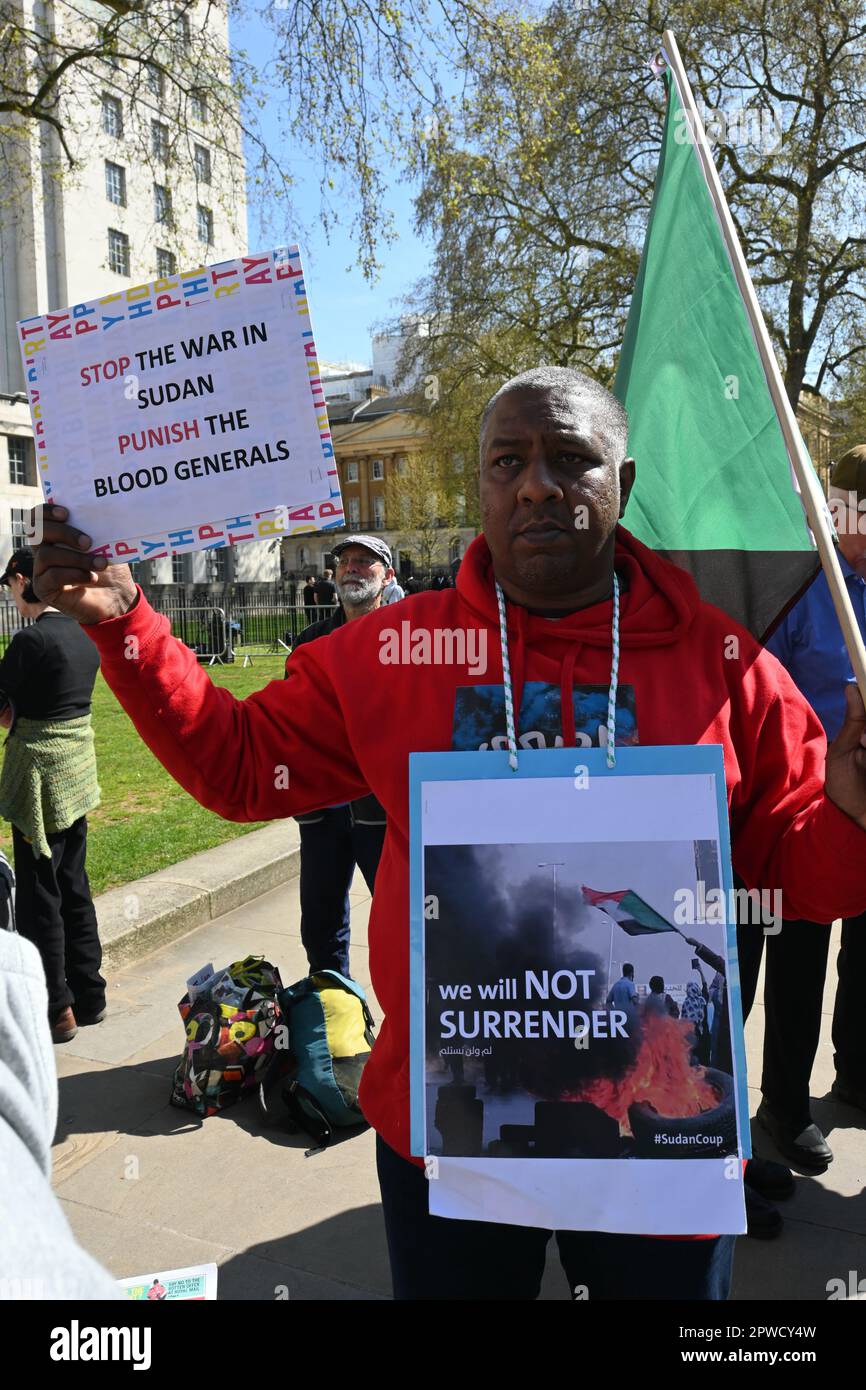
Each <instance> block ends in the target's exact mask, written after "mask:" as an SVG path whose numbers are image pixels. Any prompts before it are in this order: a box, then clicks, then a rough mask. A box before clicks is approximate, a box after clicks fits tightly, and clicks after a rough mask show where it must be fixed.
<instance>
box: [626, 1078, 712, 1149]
mask: <svg viewBox="0 0 866 1390" xmlns="http://www.w3.org/2000/svg"><path fill="white" fill-rule="evenodd" d="M705 1076H706V1080H707V1081H708V1082H709V1084H710V1085H711V1086H712V1088H713V1090H714V1091H715V1092H716V1093H717V1095H718V1096H719V1103H718V1105H717V1106H715V1108H714V1109H712V1110H703V1111H701V1113H700V1114H699V1115H689V1116H687V1117H686V1118H684V1119H676V1118H674V1119H669V1118H668V1117H667V1116H665V1115H659V1113H658V1111H656V1110H654V1109H653V1107H652V1106H651V1105H649V1104H648V1103H647V1102H646V1101H642V1102H640V1103H636V1104H634V1105H630V1106H629V1109H628V1120H629V1124H630V1126H631V1132H632V1134H633V1135H634V1141H635V1150H636V1156H637V1157H638V1158H707V1157H710V1156H713V1157H716V1156H720V1155H722V1154H729V1153H736V1149H737V1115H736V1109H735V1106H734V1078H733V1077H732V1076H729V1075H728V1074H727V1072H724V1071H716V1070H715V1069H714V1068H713V1067H707V1069H706V1072H705ZM711 1141H713V1142H711Z"/></svg>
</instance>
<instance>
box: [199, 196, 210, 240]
mask: <svg viewBox="0 0 866 1390" xmlns="http://www.w3.org/2000/svg"><path fill="white" fill-rule="evenodd" d="M198 239H199V241H203V242H204V243H205V245H206V246H212V245H213V213H212V212H211V210H210V208H203V207H202V205H201V203H199V205H198Z"/></svg>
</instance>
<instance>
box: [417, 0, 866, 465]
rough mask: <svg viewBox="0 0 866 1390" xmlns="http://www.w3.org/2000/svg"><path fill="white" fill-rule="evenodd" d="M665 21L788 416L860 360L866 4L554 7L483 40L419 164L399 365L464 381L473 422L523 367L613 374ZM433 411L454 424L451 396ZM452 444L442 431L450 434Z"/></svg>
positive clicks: (688, 1)
mask: <svg viewBox="0 0 866 1390" xmlns="http://www.w3.org/2000/svg"><path fill="white" fill-rule="evenodd" d="M666 26H670V27H671V28H673V29H674V31H675V33H676V35H677V38H678V42H679V46H680V50H681V52H682V54H683V58H684V61H685V64H686V68H687V71H688V73H689V76H690V79H691V82H692V85H693V89H694V91H695V93H696V97H697V99H698V103H699V106H700V107H701V108H702V109H703V111H704V113H705V121H706V125H707V130H708V135H709V137H710V139H711V141H712V143H713V147H714V154H715V159H716V163H717V167H718V169H719V172H720V175H721V179H722V183H723V186H724V188H725V192H726V195H727V197H728V201H729V204H730V207H731V210H732V213H733V216H734V220H735V222H736V224H737V228H738V232H739V235H740V239H741V241H742V244H743V247H744V251H745V255H746V259H747V262H748V264H749V268H750V272H751V274H752V278H753V280H754V283H755V287H756V290H757V292H758V296H759V299H760V300H761V304H762V307H763V309H764V313H765V315H766V318H767V321H768V325H769V329H770V333H771V336H772V339H773V341H774V343H775V346H776V349H777V352H778V356H779V360H780V365H781V368H782V372H783V376H784V380H785V385H786V389H787V392H788V395H789V398H790V399H791V401H792V403H793V404H794V405H795V406H796V404H797V401H798V399H799V396H800V392H801V389H802V387H803V384H804V382H806V381H807V380H808V381H809V382H810V384H811V385H813V386H814V387H815V388H816V389H818V390H822V391H824V392H825V393H827V394H829V393H832V392H833V391H834V390H836V389H837V388H836V383H837V382H838V381H839V379H840V376H841V375H842V374H843V373H844V371H845V370H846V367H847V366H848V364H853V363H854V362H856V361H861V360H863V357H864V355H866V332H864V327H866V11H864V9H863V6H862V3H861V0H826V3H825V0H803V3H797V4H794V3H792V0H772V2H771V0H745V3H744V4H740V3H738V4H737V5H733V4H729V3H723V4H721V5H719V6H715V7H713V8H712V10H711V11H710V10H708V8H707V7H706V6H705V5H704V4H702V3H695V0H677V2H676V3H674V4H668V5H666V6H665V7H662V6H660V5H659V4H657V3H655V0H650V2H649V3H646V4H644V5H643V6H642V7H641V9H640V10H639V11H635V10H634V9H632V8H629V9H628V10H627V11H623V10H622V7H621V6H619V5H617V4H615V3H613V0H585V3H583V4H581V5H580V6H579V7H578V6H575V5H574V4H571V3H566V0H558V2H557V3H554V4H551V5H549V6H547V7H545V9H544V10H543V11H542V12H541V13H540V15H539V16H538V17H537V18H535V19H534V20H532V21H526V20H522V19H517V18H515V19H512V20H511V21H505V22H503V23H502V24H501V32H500V36H499V40H498V42H497V43H496V44H494V45H491V46H490V47H487V48H481V49H478V50H475V51H473V53H472V54H470V55H467V58H466V59H465V63H464V71H463V73H462V74H461V76H462V77H463V78H464V79H465V81H464V84H463V97H462V100H461V102H460V103H459V104H457V105H455V106H454V108H453V109H452V110H451V111H450V113H449V116H448V119H447V120H443V121H442V122H440V123H439V124H438V126H436V127H435V129H434V130H433V131H432V132H431V134H430V137H429V138H428V140H427V142H426V146H425V148H424V151H423V154H422V156H420V165H419V167H420V168H421V170H422V180H423V181H422V188H421V192H420V195H419V197H418V201H417V216H418V227H419V230H421V231H423V232H427V233H429V234H430V235H432V236H433V237H434V238H435V245H436V249H435V255H434V261H433V265H432V267H431V271H430V274H429V275H428V276H427V277H426V278H425V279H424V280H423V281H422V282H421V283H420V284H419V285H418V287H417V290H416V292H415V293H414V294H413V296H412V297H411V301H410V304H409V306H408V307H409V308H411V310H412V311H414V312H416V313H419V314H421V315H422V316H423V317H424V318H425V319H426V320H427V322H428V324H429V325H430V332H429V335H428V336H427V337H425V338H419V339H417V340H416V341H415V344H414V360H412V361H411V362H410V361H407V363H406V366H407V368H411V369H412V370H413V371H416V372H417V371H423V372H426V373H433V374H437V375H439V376H440V377H441V379H442V381H443V382H447V381H449V380H452V381H455V382H456V388H455V389H458V388H459V387H460V385H461V383H462V382H463V381H466V380H475V381H477V382H478V383H479V388H480V389H479V391H478V398H479V413H480V408H481V406H482V405H483V400H484V399H486V396H487V395H488V394H489V393H490V391H492V390H493V389H495V387H496V386H498V385H499V384H500V382H501V381H502V380H503V379H504V377H506V376H508V375H510V374H511V373H512V372H514V371H517V370H519V369H520V368H521V367H523V366H525V365H526V364H527V362H532V363H539V362H548V363H556V364H574V365H577V366H582V367H585V368H587V369H589V370H591V371H592V372H594V373H595V374H596V375H597V376H599V377H600V378H601V379H602V380H608V381H609V380H610V379H611V376H612V372H613V369H614V367H615V361H616V354H617V350H618V346H619V344H620V341H621V337H622V332H623V327H624V323H625V317H626V314H627V310H628V305H629V299H630V294H631V289H632V287H633V284H634V279H635V274H636V270H637V265H638V260H639V255H640V250H641V246H642V241H643V234H644V230H645V226H646V219H647V217H648V214H649V206H650V202H651V197H652V187H653V180H654V176H655V170H656V164H657V159H658V151H659V145H660V136H661V128H662V120H663V114H664V90H663V86H662V83H661V81H660V80H659V79H658V78H656V77H654V76H653V74H652V73H651V72H650V70H649V66H648V60H649V59H650V58H651V56H652V54H653V51H654V49H655V48H656V47H657V45H658V43H659V41H660V36H661V33H662V30H663V29H664V28H665V27H666ZM683 138H684V139H688V138H689V132H688V131H687V130H686V129H684V131H683ZM491 344H495V345H496V347H497V349H498V351H493V352H491ZM455 362H459V363H462V370H461V371H458V372H455V371H454V369H453V366H454V363H455ZM439 409H440V410H441V411H442V412H443V413H444V416H446V417H447V415H448V412H449V410H450V409H451V406H450V398H449V393H448V391H447V390H443V392H442V393H441V395H440V404H439ZM457 416H458V420H459V419H460V418H462V417H461V416H460V410H459V409H458V411H457ZM447 429H448V426H447V421H446V420H443V424H442V431H443V432H444V433H446V434H447ZM462 429H463V425H462V424H459V423H458V422H457V421H455V426H454V432H455V438H458V437H460V433H461V430H462Z"/></svg>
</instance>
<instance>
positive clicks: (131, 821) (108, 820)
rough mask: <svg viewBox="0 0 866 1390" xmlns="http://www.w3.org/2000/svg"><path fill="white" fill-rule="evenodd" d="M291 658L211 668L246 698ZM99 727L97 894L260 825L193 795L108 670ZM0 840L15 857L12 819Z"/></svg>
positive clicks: (93, 874) (93, 824)
mask: <svg viewBox="0 0 866 1390" xmlns="http://www.w3.org/2000/svg"><path fill="white" fill-rule="evenodd" d="M284 656H285V653H284V654H283V656H258V655H254V657H253V665H252V666H248V667H246V668H244V667H243V666H242V665H241V663H240V661H238V662H236V663H235V664H234V665H231V666H210V667H205V668H204V669H205V670H206V671H207V672H208V674H209V675H210V676H211V677H212V679H213V680H214V681H215V682H216V683H217V684H218V685H223V686H225V687H226V688H227V689H229V690H231V691H232V693H233V694H234V695H236V696H237V697H238V698H239V699H243V697H244V696H246V695H250V694H252V692H253V691H254V690H260V689H261V688H262V686H264V685H267V683H268V681H271V680H275V679H279V678H280V677H281V676H282V674H283V670H284ZM93 729H94V734H95V737H96V757H97V766H98V770H99V785H100V788H101V791H102V803H101V805H100V806H99V808H98V809H97V810H96V811H94V812H93V814H92V815H91V816H89V817H88V824H89V827H90V833H89V835H88V840H87V869H88V873H89V876H90V884H91V888H92V890H93V892H94V893H102V892H104V891H105V889H106V888H112V887H114V886H115V885H117V884H122V883H129V882H130V881H131V880H132V879H136V878H141V877H142V875H143V874H149V873H153V872H154V870H156V869H164V868H166V867H168V866H169V865H171V864H176V863H177V862H178V860H180V859H186V858H187V857H188V856H189V855H190V854H195V853H197V851H198V850H202V849H210V848H212V846H214V845H221V844H223V843H224V842H225V841H226V840H233V839H235V838H236V837H237V836H238V835H246V834H247V833H248V832H249V831H250V830H257V829H258V828H259V826H258V825H249V824H244V825H236V824H235V823H234V822H232V821H225V820H222V818H221V817H220V816H217V815H214V813H213V812H212V811H206V810H205V809H204V807H203V806H199V805H198V803H197V802H196V801H193V799H192V797H191V796H189V795H188V794H187V793H186V792H185V791H183V790H182V788H181V787H179V786H178V785H177V783H176V782H174V781H173V780H172V779H171V777H169V775H168V773H167V772H166V771H165V770H164V768H163V767H162V766H161V765H160V764H159V763H158V762H157V760H156V758H154V756H153V754H152V753H151V752H150V749H149V748H147V747H146V746H145V744H144V743H142V741H141V739H140V738H139V736H138V734H137V733H136V731H135V729H134V728H133V726H132V723H131V722H130V720H129V718H128V716H127V715H126V714H125V713H124V711H123V710H122V709H121V707H120V705H119V704H118V703H117V700H116V699H115V698H114V696H113V695H112V693H111V691H110V690H109V688H108V686H107V685H106V684H105V681H104V680H103V679H102V675H101V674H100V675H99V676H97V679H96V687H95V689H94V692H93ZM0 844H2V848H3V849H4V850H5V851H6V853H7V855H8V856H9V858H10V860H11V858H12V835H11V831H10V827H9V824H8V822H5V821H2V822H0Z"/></svg>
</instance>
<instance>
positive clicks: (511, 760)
mask: <svg viewBox="0 0 866 1390" xmlns="http://www.w3.org/2000/svg"><path fill="white" fill-rule="evenodd" d="M495 584H496V602H497V604H498V605H499V644H500V647H501V650H502V684H503V688H504V691H505V733H506V738H507V740H508V765H509V767H510V768H511V770H512V772H516V771H517V732H516V725H515V719H514V695H513V691H512V688H511V663H510V661H509V659H508V624H507V622H506V617H505V595H504V594H503V592H502V587H501V585H500V584H499V581H498V580H496V581H495ZM611 647H612V649H613V657H612V661H611V668H610V685H609V687H608V692H607V749H606V753H607V765H608V767H615V766H616V692H617V687H618V685H619V580H618V578H617V576H616V572H614V576H613V621H612V623H611ZM575 659H576V653H571V654H570V658H569V657H566V659H565V662H564V663H563V666H564V669H563V673H562V686H561V695H560V699H561V706H562V723H563V734H564V735H565V733H566V718H567V716H566V705H567V703H568V701H567V700H566V694H567V683H566V676H568V677H569V680H568V685H571V684H573V678H574V663H575ZM572 705H573V697H572ZM569 728H570V734H569V736H570V737H571V738H573V737H574V712H573V709H572V712H571V719H570V721H569Z"/></svg>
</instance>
